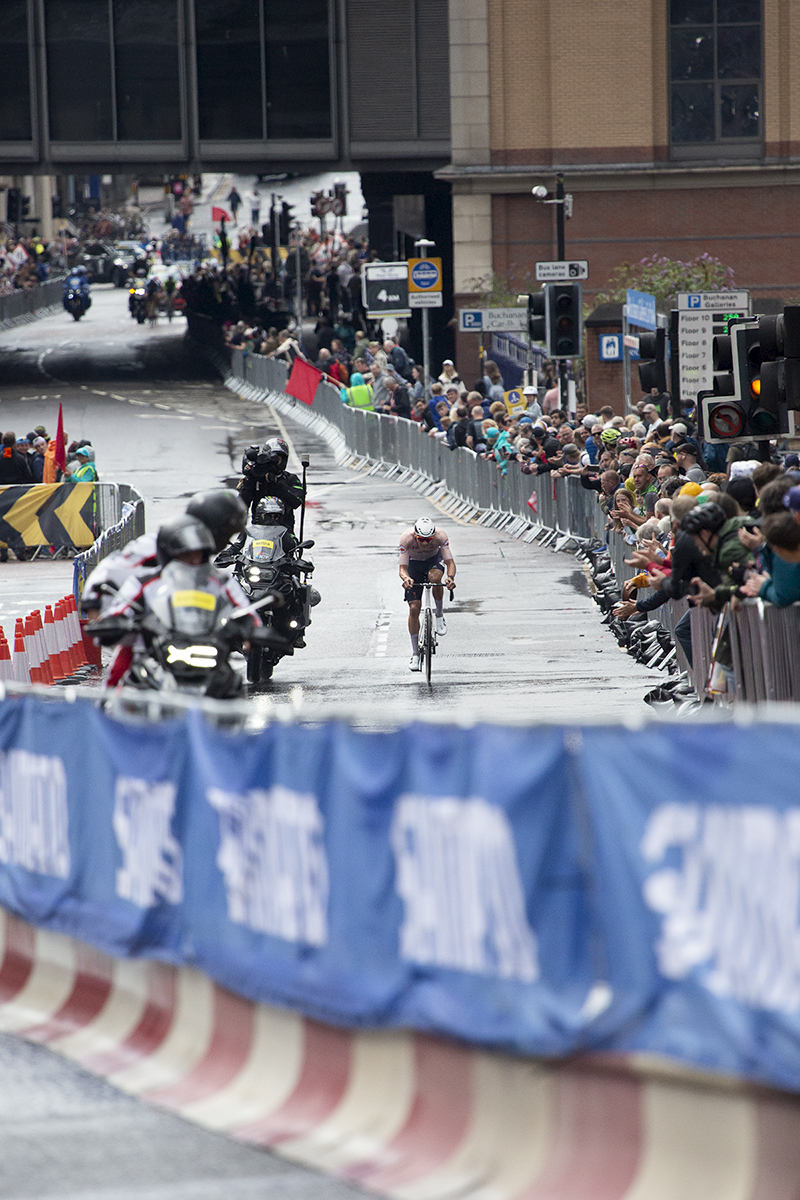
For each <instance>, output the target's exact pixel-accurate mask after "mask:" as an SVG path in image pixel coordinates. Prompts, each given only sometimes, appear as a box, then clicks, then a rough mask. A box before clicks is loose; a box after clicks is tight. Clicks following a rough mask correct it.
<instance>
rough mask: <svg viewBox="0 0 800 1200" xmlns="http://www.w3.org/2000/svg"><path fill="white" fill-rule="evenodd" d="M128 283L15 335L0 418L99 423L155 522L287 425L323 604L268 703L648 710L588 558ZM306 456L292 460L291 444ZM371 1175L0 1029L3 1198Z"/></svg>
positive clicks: (22, 597) (107, 448)
mask: <svg viewBox="0 0 800 1200" xmlns="http://www.w3.org/2000/svg"><path fill="white" fill-rule="evenodd" d="M126 301H127V293H125V292H117V291H114V290H113V289H111V288H97V289H95V291H94V304H93V307H92V309H91V311H90V313H89V314H88V315H87V317H86V318H85V319H84V320H83V321H81V322H80V323H78V324H75V323H74V322H72V321H71V319H69V318H68V317H67V316H66V314H59V315H57V316H55V317H49V318H46V319H44V320H42V321H40V322H38V323H36V324H31V325H28V326H24V327H22V328H20V329H17V330H12V331H11V332H8V333H4V334H0V427H2V428H3V429H9V428H13V429H15V431H16V432H17V433H19V432H26V431H27V430H28V429H32V428H33V426H34V425H37V424H40V423H45V424H46V425H47V427H48V429H49V430H50V431H51V432H52V431H53V430H54V429H55V423H56V416H57V411H58V404H59V401H60V402H61V403H62V404H63V406H64V419H65V426H66V429H67V432H68V434H69V436H70V437H71V438H78V437H84V436H87V437H90V438H91V439H92V442H93V444H94V446H95V448H96V452H97V463H98V469H99V471H100V474H101V477H102V478H103V479H105V480H117V481H125V482H129V483H131V484H133V485H134V486H135V487H137V488H138V489H139V490H140V491H141V492H142V493H143V494H144V496H145V498H146V502H147V514H148V524H149V526H150V527H151V528H155V527H156V526H157V525H158V523H159V521H160V520H163V519H164V518H165V517H167V516H170V515H173V514H177V513H178V512H180V511H182V508H183V506H184V504H185V500H186V497H187V496H189V495H191V494H192V493H193V492H194V491H196V490H197V489H198V488H205V487H213V486H219V485H220V484H223V483H225V482H228V481H229V480H230V479H231V476H232V475H233V474H235V471H236V468H237V467H238V463H239V460H240V456H241V450H242V447H243V446H244V445H245V444H247V443H248V442H250V441H251V440H262V439H264V438H265V437H267V436H270V435H271V434H273V433H276V432H281V433H283V432H285V433H286V434H288V436H289V437H290V439H291V441H292V446H293V456H296V455H298V454H300V453H302V452H303V451H308V452H309V453H310V454H311V456H312V468H311V472H310V475H309V496H310V506H309V510H308V521H307V528H306V536H311V537H314V538H315V539H316V542H317V545H316V548H315V550H314V552H313V558H314V561H315V563H316V565H317V571H316V576H315V579H316V583H317V586H318V588H319V590H320V591H321V593H322V595H323V603H322V604H321V605H320V606H319V607H318V608H317V609H315V611H314V623H313V625H312V626H311V628H310V629H309V631H308V634H307V642H308V646H307V649H306V650H304V651H302V652H299V653H298V654H296V655H295V657H294V658H289V659H284V660H283V661H282V662H281V664H279V666H278V667H277V669H276V672H275V677H274V680H273V681H272V682H271V684H270V685H268V687H266V688H264V689H263V690H262V691H261V693H260V694H258V695H256V696H254V697H253V700H252V702H253V704H255V705H257V706H259V708H260V709H261V710H263V711H266V710H268V708H269V707H270V705H273V704H278V705H287V704H288V705H298V704H302V705H308V706H311V708H316V706H317V705H319V704H325V705H329V704H332V705H335V706H337V707H344V708H345V709H347V710H350V711H354V712H356V713H357V715H358V719H359V720H360V721H364V722H366V723H368V724H376V723H377V724H380V723H385V722H393V721H400V720H406V719H412V718H416V719H419V718H425V717H431V718H435V719H444V720H448V719H453V720H455V719H457V720H465V721H470V720H479V719H482V718H488V719H492V720H503V719H509V720H544V721H571V720H575V721H580V720H592V719H599V718H606V719H613V718H620V719H622V718H626V717H630V716H634V717H635V716H640V715H641V713H642V705H641V696H642V694H643V693H644V691H645V689H646V687H647V686H648V685H649V684H650V681H651V679H652V676H651V674H650V673H648V672H646V671H644V670H643V669H642V668H640V667H638V666H636V665H635V664H633V663H632V662H631V660H630V659H629V658H627V657H626V656H625V655H624V654H622V653H620V651H619V650H618V649H617V647H616V644H615V642H614V640H613V638H612V637H611V636H610V635H609V634H606V633H605V632H604V631H603V628H602V626H600V624H599V622H598V619H597V614H598V610H597V608H596V607H595V606H594V604H593V603H592V602H591V601H590V599H589V598H588V595H587V589H586V582H585V579H584V577H583V575H582V573H581V571H580V569H579V568H578V565H577V563H576V561H575V559H574V558H572V557H571V556H569V555H564V554H553V553H552V552H550V551H548V550H540V549H538V548H537V547H536V546H533V547H531V546H526V545H524V544H523V543H521V542H518V541H514V540H513V539H511V538H508V537H504V536H503V535H502V534H496V533H493V532H492V531H491V530H484V529H482V528H478V527H474V526H464V525H459V524H457V523H455V522H453V521H451V520H450V519H448V518H443V517H442V515H441V514H440V513H438V512H437V511H436V510H435V508H434V507H433V506H432V505H430V504H429V503H428V502H427V501H424V500H420V499H419V497H418V496H417V495H416V493H415V492H414V491H412V490H411V489H410V488H407V487H403V486H401V485H398V484H395V483H387V482H384V481H382V480H380V479H379V478H372V479H367V478H365V477H363V476H361V475H358V474H356V473H354V472H352V471H349V470H346V469H342V468H339V467H337V466H336V464H335V462H334V460H333V458H332V456H331V454H330V452H329V450H328V448H327V446H326V445H325V444H324V443H322V442H320V441H319V440H318V439H316V438H313V437H311V436H310V435H309V434H308V433H306V432H305V431H304V430H302V429H300V428H294V429H292V428H291V427H288V428H287V427H286V426H285V425H284V423H283V422H282V421H281V420H280V418H279V417H278V416H277V414H276V413H275V412H274V411H272V410H271V409H269V408H268V407H265V406H263V405H259V404H254V403H251V402H247V401H244V400H242V399H240V398H239V397H237V396H234V395H232V394H231V393H230V392H229V391H228V390H227V389H226V388H225V387H224V386H223V385H222V384H221V383H220V382H219V380H217V379H216V378H214V377H213V375H212V374H211V373H210V372H209V370H208V368H207V367H206V365H205V364H204V363H203V361H202V360H199V359H198V358H197V356H196V355H195V354H194V353H193V352H192V350H191V348H190V347H187V345H186V344H185V343H184V341H183V339H182V333H183V326H182V323H177V322H176V324H175V325H174V326H172V327H169V326H167V325H166V323H163V322H162V324H161V325H160V327H158V328H156V329H154V330H151V329H150V328H149V327H144V328H141V327H138V326H136V325H134V324H133V322H132V321H131V320H130V318H129V317H128V315H127V312H126ZM294 461H296V457H295V458H294ZM420 515H429V516H433V517H434V518H439V521H440V524H442V525H443V526H444V528H446V529H447V530H448V531H449V533H450V536H451V542H452V546H453V550H454V553H455V556H456V559H457V563H458V568H459V573H458V589H457V592H456V596H457V599H456V601H455V602H454V603H453V604H448V605H447V607H446V610H445V611H446V616H447V620H448V626H449V629H448V633H447V636H446V637H445V638H444V639H442V641H441V643H440V651H439V653H438V654H437V657H436V660H435V663H434V679H433V687H432V689H431V690H430V691H428V689H427V687H426V686H425V685H424V683H423V682H422V680H421V676H420V675H413V674H411V673H410V672H409V670H408V658H409V653H410V647H409V642H408V635H407V631H406V606H405V604H404V602H403V594H402V589H401V587H400V583H399V579H398V575H397V549H396V548H397V539H398V535H399V533H400V531H401V530H402V529H403V528H404V526H406V525H408V524H410V523H412V522H413V520H414V519H415V518H416V517H418V516H420ZM71 578H72V567H71V564H69V563H66V564H61V563H9V564H8V565H7V566H3V567H0V623H3V624H4V625H5V626H6V632H7V633H8V632H9V628H8V625H9V622H10V623H11V625H12V627H13V618H14V617H15V616H16V615H20V614H21V613H24V612H26V611H28V610H29V609H30V608H32V607H34V606H36V605H40V604H43V603H46V602H47V601H48V600H52V599H53V598H54V596H58V595H63V594H64V592H65V591H67V590H68V589H69V587H70V586H71ZM356 1194H357V1193H356V1192H354V1191H353V1190H352V1189H349V1188H346V1187H344V1186H343V1185H339V1184H336V1183H333V1182H331V1181H328V1180H325V1179H323V1178H321V1177H319V1176H317V1175H315V1174H314V1173H312V1172H309V1171H306V1170H303V1169H300V1168H297V1167H295V1166H293V1165H290V1164H287V1163H283V1162H282V1161H281V1160H280V1159H278V1158H276V1157H274V1156H272V1155H269V1154H266V1153H262V1152H260V1151H258V1150H254V1149H250V1148H248V1147H245V1146H241V1145H239V1144H236V1143H233V1142H228V1141H226V1140H225V1139H223V1138H220V1137H217V1136H216V1135H213V1134H210V1133H206V1132H204V1131H203V1130H199V1129H195V1128H193V1127H192V1126H189V1125H187V1124H185V1123H184V1122H182V1121H180V1120H178V1119H177V1118H174V1117H172V1116H168V1115H165V1114H162V1113H159V1112H157V1111H156V1110H154V1109H151V1108H148V1107H147V1106H145V1105H142V1104H140V1103H139V1102H137V1101H135V1100H132V1099H130V1098H129V1097H126V1096H122V1095H120V1094H119V1093H117V1092H115V1091H114V1090H113V1089H111V1088H110V1087H108V1086H107V1085H105V1084H102V1083H99V1082H98V1081H96V1080H94V1079H93V1078H92V1077H90V1076H87V1075H85V1074H84V1073H83V1072H81V1071H80V1070H78V1069H77V1068H76V1067H74V1066H73V1065H71V1064H69V1063H66V1062H64V1061H62V1060H61V1059H59V1058H58V1057H56V1056H54V1055H52V1054H50V1053H49V1052H48V1051H47V1050H44V1049H41V1048H39V1047H33V1046H28V1045H26V1044H25V1043H22V1042H20V1041H18V1040H17V1039H15V1038H13V1037H7V1036H5V1037H0V1200H22V1198H23V1197H25V1198H27V1197H38V1196H42V1197H45V1196H46V1197H52V1198H56V1197H57V1198H58V1200H67V1198H69V1200H162V1198H163V1200H166V1198H167V1197H170V1198H178V1200H184V1198H185V1200H195V1198H196V1200H217V1198H219V1200H222V1198H223V1197H225V1198H226V1200H227V1198H230V1200H238V1198H240V1197H241V1198H242V1200H245V1198H246V1200H250V1198H251V1197H252V1198H255V1197H271V1196H297V1197H298V1198H300V1200H317V1198H319V1200H328V1198H330V1200H338V1198H339V1197H342V1198H344V1197H345V1196H347V1195H351V1196H355V1195H356Z"/></svg>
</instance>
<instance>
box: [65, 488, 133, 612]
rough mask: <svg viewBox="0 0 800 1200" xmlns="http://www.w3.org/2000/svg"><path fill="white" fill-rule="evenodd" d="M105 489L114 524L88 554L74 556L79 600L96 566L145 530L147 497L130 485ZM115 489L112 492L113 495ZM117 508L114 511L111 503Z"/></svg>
mask: <svg viewBox="0 0 800 1200" xmlns="http://www.w3.org/2000/svg"><path fill="white" fill-rule="evenodd" d="M96 486H97V487H98V488H106V489H107V496H106V501H105V511H106V513H107V514H109V515H110V514H111V513H112V511H113V523H108V524H106V525H105V527H104V528H103V531H102V533H100V534H99V535H98V537H97V538H96V539H95V541H94V543H93V544H92V545H91V546H90V547H89V549H88V550H83V551H82V552H81V553H80V554H76V555H75V559H74V561H73V569H72V590H73V592H74V593H75V599H76V600H80V598H81V592H82V591H83V585H84V583H85V582H86V579H87V578H88V576H89V575H90V574H91V572H92V571H93V570H94V568H95V567H96V566H97V564H98V563H99V562H100V561H101V560H102V559H104V558H107V557H108V555H109V554H114V553H115V551H117V550H121V549H122V547H123V546H126V545H127V544H128V542H132V541H133V539H134V538H137V537H140V536H141V535H142V534H143V533H144V530H145V513H144V497H143V496H142V495H141V493H140V492H138V491H137V490H136V488H133V487H131V486H130V485H129V484H127V483H113V484H97V485H96ZM112 489H113V492H112ZM113 500H116V508H115V509H112V501H113Z"/></svg>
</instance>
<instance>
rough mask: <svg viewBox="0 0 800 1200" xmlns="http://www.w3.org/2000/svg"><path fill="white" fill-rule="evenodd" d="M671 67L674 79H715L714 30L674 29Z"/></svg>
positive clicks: (705, 28)
mask: <svg viewBox="0 0 800 1200" xmlns="http://www.w3.org/2000/svg"><path fill="white" fill-rule="evenodd" d="M670 69H671V72H672V78H673V79H713V78H714V30H713V29H710V28H708V27H704V28H697V29H673V31H672V46H671V56H670Z"/></svg>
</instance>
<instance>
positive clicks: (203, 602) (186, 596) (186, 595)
mask: <svg viewBox="0 0 800 1200" xmlns="http://www.w3.org/2000/svg"><path fill="white" fill-rule="evenodd" d="M172 607H173V608H205V609H207V610H208V611H209V612H213V610H214V609H215V608H216V607H217V597H216V596H215V595H214V594H213V592H176V593H175V595H174V596H173V597H172Z"/></svg>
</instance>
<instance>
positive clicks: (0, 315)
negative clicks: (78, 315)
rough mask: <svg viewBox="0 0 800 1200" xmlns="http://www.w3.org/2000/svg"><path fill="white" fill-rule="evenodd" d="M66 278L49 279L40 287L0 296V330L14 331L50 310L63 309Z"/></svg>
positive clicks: (18, 290)
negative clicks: (62, 302)
mask: <svg viewBox="0 0 800 1200" xmlns="http://www.w3.org/2000/svg"><path fill="white" fill-rule="evenodd" d="M63 292H64V277H63V276H60V277H59V278H58V279H48V280H47V281H46V282H45V283H40V284H39V286H38V287H33V288H17V290H16V291H14V292H9V293H8V295H6V296H0V329H13V328H14V327H15V326H16V325H24V324H26V323H27V322H28V321H35V320H37V318H39V317H44V316H46V315H47V310H48V309H57V308H60V307H61V301H62V296H63Z"/></svg>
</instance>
